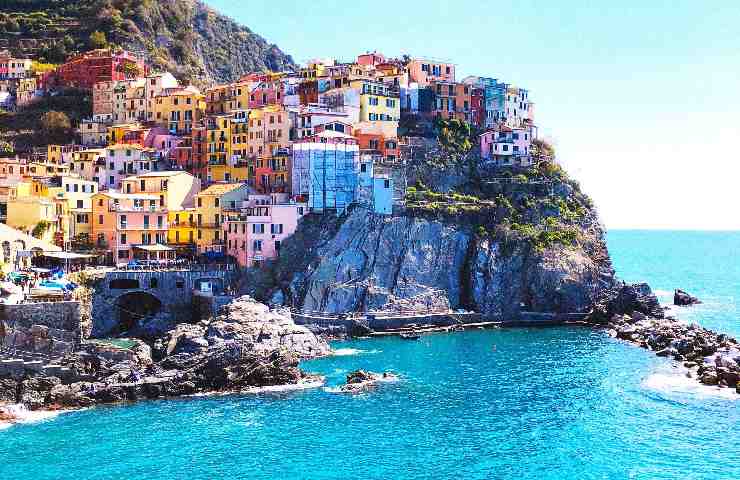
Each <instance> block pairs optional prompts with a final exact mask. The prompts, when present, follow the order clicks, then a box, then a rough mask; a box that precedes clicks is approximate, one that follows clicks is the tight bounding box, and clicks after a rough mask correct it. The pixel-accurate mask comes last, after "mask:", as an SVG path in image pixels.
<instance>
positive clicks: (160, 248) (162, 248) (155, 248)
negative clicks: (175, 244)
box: [134, 243, 174, 252]
mask: <svg viewBox="0 0 740 480" xmlns="http://www.w3.org/2000/svg"><path fill="white" fill-rule="evenodd" d="M134 248H137V249H139V250H145V251H147V252H172V251H174V249H173V248H170V247H168V246H167V245H162V244H161V243H155V244H154V245H134Z"/></svg>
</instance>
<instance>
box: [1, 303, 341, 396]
mask: <svg viewBox="0 0 740 480" xmlns="http://www.w3.org/2000/svg"><path fill="white" fill-rule="evenodd" d="M83 347H84V348H83V350H81V351H78V352H75V353H73V354H70V355H68V356H66V357H65V358H64V359H63V361H62V362H61V365H60V368H61V367H63V368H64V369H65V370H67V371H68V373H67V375H66V376H65V378H59V377H56V376H49V375H43V374H39V375H30V376H24V377H21V378H10V377H7V378H0V402H7V403H18V404H23V405H25V406H26V407H27V408H29V409H31V410H34V409H42V408H43V409H58V408H80V407H87V406H90V405H95V404H99V403H115V402H122V401H133V400H137V399H143V398H149V399H151V398H163V397H170V396H179V395H190V394H194V393H198V392H212V391H239V390H244V389H249V388H253V387H265V386H275V385H286V384H298V383H302V382H315V381H317V380H318V378H317V377H315V376H312V375H309V374H306V373H304V372H302V371H301V370H300V369H299V367H298V363H299V361H300V360H301V359H303V358H313V357H318V356H322V355H327V354H329V353H330V349H329V346H328V344H327V343H326V342H325V341H324V340H322V339H320V338H317V337H316V336H315V335H314V334H312V333H311V332H310V331H309V330H308V329H306V328H305V327H301V326H297V325H295V324H294V323H293V321H292V319H291V317H290V312H289V311H287V310H271V309H269V308H268V307H267V306H265V305H262V304H260V303H258V302H256V301H255V300H253V299H252V298H249V297H242V298H239V299H237V300H235V301H234V303H232V304H230V305H228V306H227V307H226V308H224V309H223V311H222V312H221V313H220V314H219V315H218V316H217V317H215V318H212V319H209V320H205V321H201V322H199V323H197V324H180V325H177V326H176V327H175V328H173V329H172V330H171V331H169V332H167V333H166V334H165V335H164V336H163V337H161V338H158V339H157V340H156V341H154V342H153V348H151V347H150V346H149V345H148V344H146V343H144V342H143V341H141V340H139V339H131V338H124V339H118V340H115V341H90V342H86V343H85V344H83Z"/></svg>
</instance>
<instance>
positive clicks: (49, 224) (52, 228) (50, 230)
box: [6, 196, 57, 243]
mask: <svg viewBox="0 0 740 480" xmlns="http://www.w3.org/2000/svg"><path fill="white" fill-rule="evenodd" d="M56 210H57V209H56V204H55V202H54V201H53V200H52V199H50V198H46V197H36V196H23V197H17V198H12V199H8V217H7V220H6V223H7V225H8V226H10V227H13V228H16V229H18V230H21V231H23V232H26V233H28V234H31V235H33V236H34V237H36V238H38V239H40V240H42V241H44V242H49V243H54V239H55V237H56V233H57V215H56Z"/></svg>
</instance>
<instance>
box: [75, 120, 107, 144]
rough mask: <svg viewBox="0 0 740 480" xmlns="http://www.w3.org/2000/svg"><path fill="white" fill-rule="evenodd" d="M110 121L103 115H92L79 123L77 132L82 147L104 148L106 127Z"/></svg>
mask: <svg viewBox="0 0 740 480" xmlns="http://www.w3.org/2000/svg"><path fill="white" fill-rule="evenodd" d="M110 123H111V121H110V119H109V118H107V117H106V116H105V115H94V116H93V117H92V118H85V119H83V120H81V121H80V126H79V128H78V129H77V131H78V132H79V134H80V138H81V142H82V145H84V146H86V147H96V146H105V145H107V144H108V126H109V125H110Z"/></svg>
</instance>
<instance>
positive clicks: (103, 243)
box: [91, 191, 169, 263]
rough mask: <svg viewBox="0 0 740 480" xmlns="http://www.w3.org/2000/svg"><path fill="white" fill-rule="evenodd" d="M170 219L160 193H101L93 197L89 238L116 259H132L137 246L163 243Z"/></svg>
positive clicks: (118, 260) (122, 260)
mask: <svg viewBox="0 0 740 480" xmlns="http://www.w3.org/2000/svg"><path fill="white" fill-rule="evenodd" d="M168 229H169V220H168V214H167V208H166V206H165V205H163V204H162V202H161V200H160V198H159V195H152V194H148V193H119V192H113V191H108V192H100V193H96V194H95V195H93V197H92V225H91V235H92V239H91V240H92V241H93V242H95V245H96V246H97V247H98V248H104V249H107V250H108V251H109V252H110V254H111V256H112V258H113V259H115V261H117V262H119V263H120V262H127V261H129V260H130V259H132V258H134V253H135V251H136V250H137V248H139V247H142V246H148V245H154V244H157V243H159V244H165V243H166V242H167V231H168Z"/></svg>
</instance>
